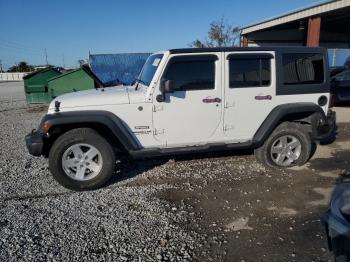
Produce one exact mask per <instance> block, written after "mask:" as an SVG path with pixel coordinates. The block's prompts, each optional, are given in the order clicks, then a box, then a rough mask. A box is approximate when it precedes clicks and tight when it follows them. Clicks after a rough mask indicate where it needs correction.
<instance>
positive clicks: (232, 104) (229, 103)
mask: <svg viewBox="0 0 350 262" xmlns="http://www.w3.org/2000/svg"><path fill="white" fill-rule="evenodd" d="M234 106H235V102H228V101H226V102H225V108H229V107H234Z"/></svg>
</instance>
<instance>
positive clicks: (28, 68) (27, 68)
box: [7, 61, 34, 73]
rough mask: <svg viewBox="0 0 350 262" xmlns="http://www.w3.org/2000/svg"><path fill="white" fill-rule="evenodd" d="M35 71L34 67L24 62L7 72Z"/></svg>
mask: <svg viewBox="0 0 350 262" xmlns="http://www.w3.org/2000/svg"><path fill="white" fill-rule="evenodd" d="M31 71H34V67H33V66H32V65H29V64H28V63H27V62H25V61H22V62H19V63H18V64H17V65H14V66H11V67H10V68H9V69H8V70H7V72H10V73H12V72H31Z"/></svg>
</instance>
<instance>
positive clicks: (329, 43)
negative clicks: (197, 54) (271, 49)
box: [241, 0, 350, 48]
mask: <svg viewBox="0 0 350 262" xmlns="http://www.w3.org/2000/svg"><path fill="white" fill-rule="evenodd" d="M241 45H242V46H272V45H294V46H296V45H304V46H323V47H327V48H350V0H337V1H323V2H321V3H317V4H315V5H312V6H308V7H306V8H303V9H299V10H295V11H292V12H289V13H286V14H282V15H279V16H277V17H274V18H270V19H267V20H264V21H261V22H259V23H255V24H252V25H248V26H244V27H243V28H242V32H241Z"/></svg>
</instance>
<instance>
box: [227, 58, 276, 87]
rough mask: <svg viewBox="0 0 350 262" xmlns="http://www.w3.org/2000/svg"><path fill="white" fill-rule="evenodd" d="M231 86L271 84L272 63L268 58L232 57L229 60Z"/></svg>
mask: <svg viewBox="0 0 350 262" xmlns="http://www.w3.org/2000/svg"><path fill="white" fill-rule="evenodd" d="M229 79H230V88H241V87H259V86H269V85H270V83H271V65H270V59H267V58H259V57H257V58H239V57H237V58H235V57H233V58H231V59H230V62H229Z"/></svg>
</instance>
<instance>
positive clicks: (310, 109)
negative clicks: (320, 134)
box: [253, 103, 327, 147]
mask: <svg viewBox="0 0 350 262" xmlns="http://www.w3.org/2000/svg"><path fill="white" fill-rule="evenodd" d="M315 113H316V114H317V115H318V118H320V119H321V120H322V121H325V122H326V121H327V117H326V115H325V113H324V111H323V110H322V108H321V107H320V106H318V105H316V104H314V103H291V104H284V105H279V106H276V107H275V108H274V109H273V110H272V111H271V112H270V114H269V115H268V116H267V117H266V119H265V120H264V122H263V123H262V125H261V126H260V128H259V129H258V131H257V132H256V133H255V135H254V138H253V144H254V145H256V147H259V146H261V145H262V144H263V143H264V142H265V140H266V139H267V138H268V137H269V136H270V134H271V133H272V132H273V130H274V129H275V128H276V126H277V125H278V124H280V123H281V120H282V119H283V118H285V117H288V116H290V115H295V114H304V115H307V116H311V115H313V114H315ZM313 119H315V118H313ZM300 120H302V119H300ZM311 124H313V123H311ZM313 128H314V127H313Z"/></svg>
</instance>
